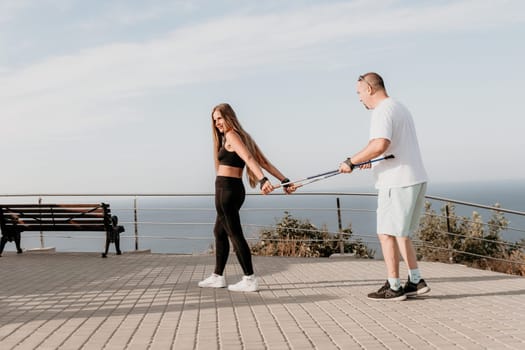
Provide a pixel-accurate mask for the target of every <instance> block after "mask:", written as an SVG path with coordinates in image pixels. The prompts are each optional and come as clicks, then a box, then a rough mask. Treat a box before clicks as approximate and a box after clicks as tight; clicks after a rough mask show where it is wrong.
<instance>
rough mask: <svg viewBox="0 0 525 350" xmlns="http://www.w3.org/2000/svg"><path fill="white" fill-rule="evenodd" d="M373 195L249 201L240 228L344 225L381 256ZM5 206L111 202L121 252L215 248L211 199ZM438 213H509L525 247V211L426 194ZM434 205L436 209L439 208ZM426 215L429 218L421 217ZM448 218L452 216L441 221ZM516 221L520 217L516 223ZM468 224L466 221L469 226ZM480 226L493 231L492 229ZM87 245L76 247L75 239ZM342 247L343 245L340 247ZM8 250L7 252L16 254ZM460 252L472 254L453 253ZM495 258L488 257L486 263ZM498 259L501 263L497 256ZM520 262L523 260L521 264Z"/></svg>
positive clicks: (10, 197)
mask: <svg viewBox="0 0 525 350" xmlns="http://www.w3.org/2000/svg"><path fill="white" fill-rule="evenodd" d="M376 196H377V194H376V193H364V192H360V193H356V192H302V193H295V194H294V195H293V196H284V195H282V194H271V195H268V196H260V195H259V194H255V193H253V194H251V193H249V194H248V195H247V200H246V202H245V205H244V206H243V208H242V209H241V216H242V223H243V229H244V230H245V236H246V237H247V239H248V240H250V241H252V242H256V241H257V240H258V239H259V237H258V234H259V232H260V231H261V230H264V229H272V228H275V223H276V222H277V220H278V219H279V218H280V217H282V216H283V214H284V213H291V214H292V215H293V216H294V217H298V218H300V219H302V220H308V221H310V222H311V223H313V224H314V225H317V226H323V230H325V231H327V232H328V233H331V234H336V233H340V232H341V231H342V230H343V226H344V225H346V226H349V225H351V230H352V238H357V239H359V240H361V242H362V243H364V244H366V245H369V246H370V247H371V249H373V250H376V251H377V252H378V254H380V250H379V249H378V248H379V243H378V240H377V235H376V233H375V207H376ZM0 198H2V199H1V200H2V201H3V202H10V204H12V203H22V202H31V203H42V202H44V203H51V202H56V203H62V202H64V203H68V202H71V203H79V202H85V201H89V202H106V203H109V204H110V205H111V211H112V213H113V214H114V215H117V216H119V218H120V222H119V224H121V225H124V227H125V228H126V231H125V232H124V233H123V234H121V236H120V237H121V249H122V250H123V251H126V250H128V251H129V250H142V249H149V250H150V251H152V252H155V253H178V254H195V253H197V254H198V253H203V252H207V251H210V250H212V249H213V247H212V246H213V233H212V230H213V225H214V219H215V209H214V203H213V198H214V195H213V194H211V193H164V194H159V193H135V194H3V195H0ZM426 199H427V200H428V201H430V202H432V205H433V208H434V210H435V211H439V209H440V207H441V206H444V205H450V204H454V205H456V206H461V207H462V209H461V210H459V211H460V212H463V214H462V216H465V217H469V216H470V215H471V214H472V212H471V211H472V210H473V209H476V210H480V211H485V213H484V214H483V216H484V218H487V217H488V216H487V215H490V213H491V212H495V211H497V212H500V213H504V214H506V215H511V216H512V217H513V219H511V220H510V221H511V223H515V222H516V223H517V226H514V225H512V226H511V225H509V226H508V227H507V228H506V229H505V230H504V232H503V233H504V235H503V236H504V237H503V238H505V237H510V239H507V240H508V241H509V242H508V243H502V244H506V245H513V246H517V247H518V248H521V249H523V248H525V247H523V246H520V245H519V244H517V243H515V242H516V241H519V240H520V239H523V238H525V212H523V211H518V210H513V209H506V208H501V207H496V206H487V205H481V204H477V203H471V202H464V201H459V200H454V199H449V198H443V197H436V196H430V195H427V196H426ZM435 205H437V206H435ZM423 215H426V214H423ZM435 216H436V217H441V218H442V219H444V220H448V217H447V215H446V214H445V215H438V214H435ZM515 218H517V219H515ZM467 222H468V220H467ZM482 225H485V226H486V227H488V225H489V224H488V223H486V222H484V223H482ZM438 233H440V234H443V235H455V233H453V232H450V230H446V231H441V232H438ZM101 237H103V233H96V234H95V233H94V234H88V233H67V232H41V233H40V234H38V233H36V234H31V233H29V232H28V233H24V234H23V235H22V242H23V246H25V247H26V248H31V247H32V246H31V245H33V246H35V245H40V247H41V248H44V247H45V246H46V245H54V246H56V247H57V250H58V251H61V250H64V251H100V249H101V247H102V244H101V242H103V241H102V240H101ZM469 239H474V240H480V241H489V242H492V240H490V239H487V238H485V237H469ZM80 240H82V243H72V242H73V241H75V242H79V241H80ZM415 243H416V245H418V246H420V247H421V246H422V247H426V248H429V249H436V250H447V249H449V250H450V248H447V247H437V246H436V247H434V246H433V245H432V243H431V242H423V241H415ZM341 246H342V244H341ZM12 249H13V247H10V245H9V244H8V245H7V246H6V250H12ZM453 253H455V254H471V255H473V256H476V254H475V253H471V252H466V251H463V252H462V251H458V250H457V249H455V250H453ZM486 258H490V257H486ZM496 259H497V258H496ZM518 263H520V262H518Z"/></svg>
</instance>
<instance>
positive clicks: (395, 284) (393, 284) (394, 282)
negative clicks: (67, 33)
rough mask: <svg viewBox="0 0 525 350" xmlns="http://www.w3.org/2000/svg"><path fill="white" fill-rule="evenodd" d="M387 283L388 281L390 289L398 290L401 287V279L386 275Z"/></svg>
mask: <svg viewBox="0 0 525 350" xmlns="http://www.w3.org/2000/svg"><path fill="white" fill-rule="evenodd" d="M388 283H390V289H392V290H399V288H401V280H400V279H399V278H391V277H388Z"/></svg>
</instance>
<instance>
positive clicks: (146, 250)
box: [122, 249, 151, 254]
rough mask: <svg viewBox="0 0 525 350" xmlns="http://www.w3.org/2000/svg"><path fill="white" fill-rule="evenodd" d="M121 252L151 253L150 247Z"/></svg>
mask: <svg viewBox="0 0 525 350" xmlns="http://www.w3.org/2000/svg"><path fill="white" fill-rule="evenodd" d="M122 254H151V249H139V250H129V251H125V252H122Z"/></svg>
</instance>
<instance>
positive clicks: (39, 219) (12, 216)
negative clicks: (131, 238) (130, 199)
mask: <svg viewBox="0 0 525 350" xmlns="http://www.w3.org/2000/svg"><path fill="white" fill-rule="evenodd" d="M0 228H1V230H2V238H1V241H0V256H1V254H2V252H3V250H4V246H5V244H6V243H7V242H8V241H10V242H12V241H14V242H15V244H16V249H17V252H18V253H22V248H21V247H20V233H21V232H24V231H66V232H79V231H82V232H84V231H103V232H106V247H105V250H104V253H102V257H103V258H105V257H107V254H108V249H109V244H110V243H114V244H115V248H116V252H117V255H120V254H121V251H120V236H119V235H120V233H121V232H124V227H123V226H119V225H118V218H117V217H116V216H111V211H110V209H109V204H105V203H100V204H0Z"/></svg>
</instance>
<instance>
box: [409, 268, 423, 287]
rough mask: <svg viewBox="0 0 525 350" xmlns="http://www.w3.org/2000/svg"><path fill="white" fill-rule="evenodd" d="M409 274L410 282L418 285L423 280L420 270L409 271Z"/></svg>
mask: <svg viewBox="0 0 525 350" xmlns="http://www.w3.org/2000/svg"><path fill="white" fill-rule="evenodd" d="M408 273H409V275H410V282H412V283H416V284H418V283H419V281H420V280H421V274H420V273H419V269H413V270H408Z"/></svg>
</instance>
